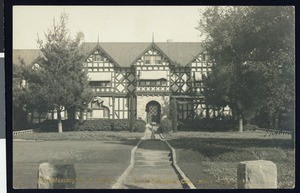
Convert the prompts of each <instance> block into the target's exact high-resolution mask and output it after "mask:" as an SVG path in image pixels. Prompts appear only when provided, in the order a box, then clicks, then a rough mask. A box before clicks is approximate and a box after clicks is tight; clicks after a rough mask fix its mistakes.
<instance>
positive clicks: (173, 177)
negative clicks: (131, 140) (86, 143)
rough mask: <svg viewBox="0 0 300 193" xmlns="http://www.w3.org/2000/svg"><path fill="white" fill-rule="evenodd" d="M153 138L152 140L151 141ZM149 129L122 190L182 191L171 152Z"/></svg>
mask: <svg viewBox="0 0 300 193" xmlns="http://www.w3.org/2000/svg"><path fill="white" fill-rule="evenodd" d="M151 138H152V139H151ZM155 138H156V139H153V135H152V133H151V131H150V130H149V129H147V130H146V132H145V137H144V138H143V141H142V142H141V143H140V145H139V146H138V148H137V150H136V151H135V154H134V166H133V168H132V169H131V170H130V172H129V173H128V175H127V176H126V177H125V178H124V180H123V181H122V182H121V185H120V187H118V188H120V189H182V188H183V187H182V183H181V182H180V180H179V176H178V175H177V173H176V172H175V170H174V168H173V167H172V157H171V151H170V150H169V148H168V146H167V145H166V143H165V142H164V141H162V140H161V139H157V138H160V137H159V135H155Z"/></svg>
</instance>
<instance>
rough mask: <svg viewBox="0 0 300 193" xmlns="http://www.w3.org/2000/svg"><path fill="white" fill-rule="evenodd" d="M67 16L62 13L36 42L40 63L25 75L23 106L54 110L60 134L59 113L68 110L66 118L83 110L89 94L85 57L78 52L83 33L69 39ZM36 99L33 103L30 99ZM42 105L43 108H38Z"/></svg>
mask: <svg viewBox="0 0 300 193" xmlns="http://www.w3.org/2000/svg"><path fill="white" fill-rule="evenodd" d="M67 20H68V15H67V14H65V13H62V14H61V16H60V20H59V22H58V23H56V22H55V20H54V22H53V25H52V27H51V28H50V29H49V30H48V32H47V33H45V42H44V41H42V40H40V39H39V40H38V44H39V46H40V50H41V52H42V54H43V60H41V61H40V62H39V68H38V70H35V71H32V72H31V73H29V72H28V71H29V69H27V73H28V74H30V76H27V77H26V81H27V84H28V88H29V89H27V91H26V92H27V93H30V95H29V97H27V99H26V103H27V104H33V105H34V106H35V107H37V108H40V107H45V108H46V109H47V110H48V111H53V110H56V112H57V119H58V132H62V123H61V112H62V111H63V110H67V111H68V117H69V118H75V112H76V111H78V110H80V111H82V110H84V109H85V108H86V107H87V105H88V103H89V102H90V101H91V97H92V91H91V90H90V87H89V85H88V77H87V72H86V71H85V70H84V67H83V61H84V59H85V55H84V53H83V50H82V41H83V34H82V33H77V35H76V37H75V38H74V39H72V38H71V37H70V34H69V31H68V29H67ZM36 98H39V100H37V101H35V100H34V99H36ZM42 104H43V105H44V106H42Z"/></svg>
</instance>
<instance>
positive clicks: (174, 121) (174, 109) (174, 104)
mask: <svg viewBox="0 0 300 193" xmlns="http://www.w3.org/2000/svg"><path fill="white" fill-rule="evenodd" d="M171 102H172V126H173V131H174V132H177V125H178V120H177V100H176V99H175V98H174V99H172V101H171Z"/></svg>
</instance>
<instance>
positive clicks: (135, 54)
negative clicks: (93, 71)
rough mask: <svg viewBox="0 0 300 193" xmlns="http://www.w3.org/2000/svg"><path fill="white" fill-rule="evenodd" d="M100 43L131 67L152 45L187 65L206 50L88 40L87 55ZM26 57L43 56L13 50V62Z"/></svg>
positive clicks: (116, 59) (168, 44)
mask: <svg viewBox="0 0 300 193" xmlns="http://www.w3.org/2000/svg"><path fill="white" fill-rule="evenodd" d="M97 45H99V47H100V49H101V51H102V52H104V53H106V55H108V56H110V59H112V61H114V62H115V63H116V64H118V65H119V66H121V67H130V66H131V65H132V63H133V62H134V61H136V60H137V59H138V58H140V57H141V55H142V54H143V53H145V52H146V51H147V50H148V49H150V47H151V46H152V45H154V46H155V48H156V49H158V50H159V51H160V52H162V53H164V55H165V56H167V58H169V59H170V61H172V63H174V64H176V65H179V66H186V65H188V64H190V63H191V62H193V60H195V58H197V57H198V56H199V54H201V53H202V52H204V48H203V46H202V44H201V43H198V42H156V43H150V42H102V43H96V42H86V43H83V45H82V47H83V50H84V53H85V54H86V56H89V55H90V54H91V52H92V51H93V50H95V49H96V47H97ZM20 56H21V57H22V58H24V61H25V63H26V64H31V63H32V62H33V61H34V60H35V59H36V58H37V57H38V56H43V55H42V53H41V51H39V50H38V49H22V50H13V63H14V64H15V65H19V64H20V62H19V59H18V57H20Z"/></svg>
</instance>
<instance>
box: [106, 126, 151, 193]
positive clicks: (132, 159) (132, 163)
mask: <svg viewBox="0 0 300 193" xmlns="http://www.w3.org/2000/svg"><path fill="white" fill-rule="evenodd" d="M145 136H146V132H145V133H144V136H143V137H142V138H141V139H140V141H139V142H138V143H137V144H136V146H134V148H132V150H131V155H130V164H129V166H128V167H127V169H126V170H125V171H124V172H123V174H122V175H121V176H120V177H119V178H118V180H117V181H116V183H114V184H113V185H112V187H111V188H112V189H120V188H121V185H122V182H123V181H124V179H125V178H126V177H127V175H128V173H129V172H130V170H131V169H132V168H133V166H134V154H135V151H136V149H137V148H138V147H139V145H140V143H141V142H142V141H143V140H144V139H145Z"/></svg>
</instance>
